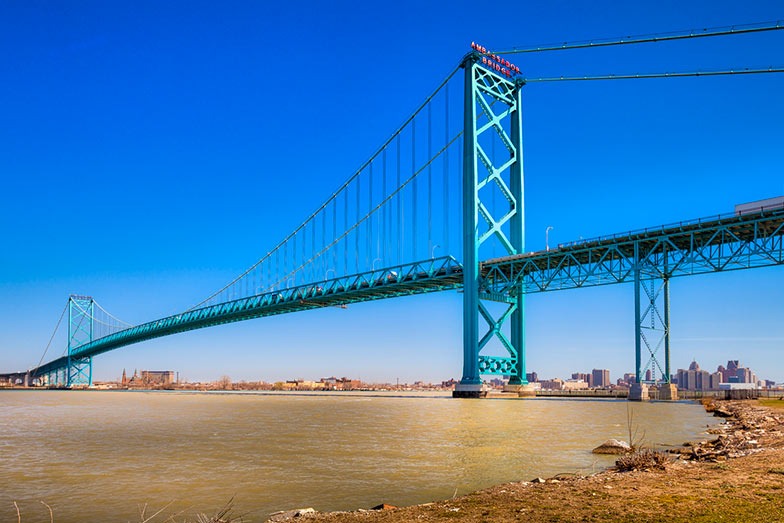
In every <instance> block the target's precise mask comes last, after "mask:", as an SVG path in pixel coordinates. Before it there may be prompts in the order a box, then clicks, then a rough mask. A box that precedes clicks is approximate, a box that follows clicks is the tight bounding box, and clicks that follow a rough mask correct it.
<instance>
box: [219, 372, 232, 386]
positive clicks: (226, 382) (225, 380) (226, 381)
mask: <svg viewBox="0 0 784 523" xmlns="http://www.w3.org/2000/svg"><path fill="white" fill-rule="evenodd" d="M218 388H219V389H220V390H229V389H230V388H231V378H230V377H228V376H226V375H225V374H224V375H223V376H221V377H220V379H218Z"/></svg>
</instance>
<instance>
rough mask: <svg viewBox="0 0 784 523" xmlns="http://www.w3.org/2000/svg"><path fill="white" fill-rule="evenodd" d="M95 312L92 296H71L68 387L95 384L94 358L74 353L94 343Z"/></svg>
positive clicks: (66, 383)
mask: <svg viewBox="0 0 784 523" xmlns="http://www.w3.org/2000/svg"><path fill="white" fill-rule="evenodd" d="M94 312H95V302H94V301H93V299H92V298H91V297H90V296H77V295H71V296H70V297H69V298H68V362H67V365H66V368H65V369H64V372H65V385H66V386H67V387H72V386H74V385H87V386H89V385H92V383H93V359H92V357H89V356H88V357H86V358H85V357H80V356H78V355H75V354H74V352H75V351H76V349H77V348H79V347H81V346H82V345H84V344H86V343H90V342H91V341H93V335H94ZM58 381H59V380H58Z"/></svg>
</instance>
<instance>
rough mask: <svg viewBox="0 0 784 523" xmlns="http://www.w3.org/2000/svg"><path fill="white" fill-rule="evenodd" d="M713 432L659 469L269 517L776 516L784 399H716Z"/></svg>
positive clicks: (783, 479) (783, 485)
mask: <svg viewBox="0 0 784 523" xmlns="http://www.w3.org/2000/svg"><path fill="white" fill-rule="evenodd" d="M706 409H708V410H709V411H714V414H716V415H717V416H720V417H723V418H725V420H724V423H722V425H721V426H720V428H718V429H715V430H713V432H715V434H714V435H713V437H712V438H711V439H706V440H705V441H701V442H695V443H694V444H692V445H689V446H685V447H684V448H682V449H677V450H675V451H674V452H673V453H671V455H670V457H669V458H670V459H669V460H668V463H667V465H666V466H665V468H664V469H663V470H661V469H647V470H632V471H629V472H620V471H618V470H612V469H611V470H608V471H604V472H601V473H598V474H595V475H592V476H584V477H583V476H581V477H575V476H556V477H554V478H548V479H546V480H544V482H532V481H523V482H519V483H508V484H504V485H498V486H496V487H492V488H489V489H486V490H482V491H479V492H474V493H472V494H468V495H466V496H462V497H458V498H455V499H451V500H447V501H439V502H434V503H428V504H424V505H416V506H412V507H404V508H385V509H383V510H358V511H354V512H334V513H303V512H300V513H299V515H297V512H296V511H289V512H287V513H281V514H276V515H272V516H271V517H270V519H269V521H270V522H279V521H303V522H305V521H306V522H409V521H417V522H418V521H421V522H436V521H465V522H507V521H526V522H539V521H542V522H566V521H569V522H572V521H587V522H624V523H626V522H629V521H634V522H635V523H638V522H654V521H657V522H658V521H661V522H664V521H666V522H669V523H678V522H689V523H699V522H717V521H730V522H744V523H745V522H757V521H759V522H766V523H771V522H782V523H784V401H779V400H761V401H754V400H750V401H731V402H727V401H716V402H712V403H709V404H706Z"/></svg>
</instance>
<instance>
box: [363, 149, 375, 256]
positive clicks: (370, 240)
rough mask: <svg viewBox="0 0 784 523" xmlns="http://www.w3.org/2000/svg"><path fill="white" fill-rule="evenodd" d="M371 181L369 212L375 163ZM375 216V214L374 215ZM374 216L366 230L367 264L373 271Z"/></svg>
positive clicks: (371, 205)
mask: <svg viewBox="0 0 784 523" xmlns="http://www.w3.org/2000/svg"><path fill="white" fill-rule="evenodd" d="M369 169H370V180H369V182H368V212H370V210H371V209H372V208H373V162H371V163H370V167H369ZM374 214H375V213H374ZM373 218H374V217H373V216H371V217H370V219H369V220H367V223H366V224H365V230H366V231H367V232H366V236H367V238H366V239H365V242H366V243H367V251H366V256H367V259H366V260H365V264H368V263H369V264H370V268H371V269H373Z"/></svg>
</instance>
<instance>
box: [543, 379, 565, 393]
mask: <svg viewBox="0 0 784 523" xmlns="http://www.w3.org/2000/svg"><path fill="white" fill-rule="evenodd" d="M539 383H541V384H542V390H563V388H564V382H563V380H562V379H561V378H553V379H551V380H543V381H540V382H539Z"/></svg>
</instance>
